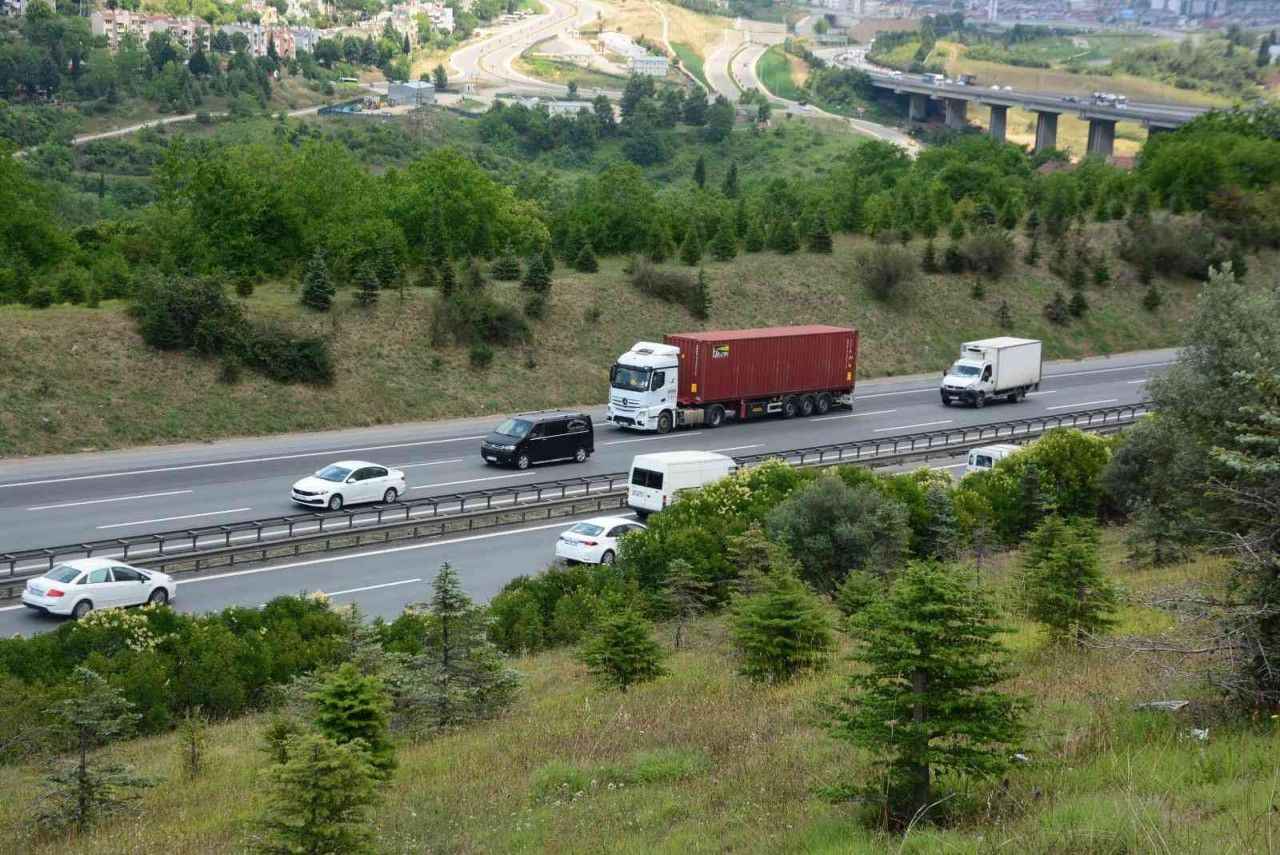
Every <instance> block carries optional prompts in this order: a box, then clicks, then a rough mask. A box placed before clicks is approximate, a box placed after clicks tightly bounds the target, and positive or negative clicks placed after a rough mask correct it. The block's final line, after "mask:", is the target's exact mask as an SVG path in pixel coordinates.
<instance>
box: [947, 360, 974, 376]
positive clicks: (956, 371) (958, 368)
mask: <svg viewBox="0 0 1280 855" xmlns="http://www.w3.org/2000/svg"><path fill="white" fill-rule="evenodd" d="M951 373H952V374H953V375H954V376H956V377H977V376H978V366H976V365H965V364H964V363H963V362H957V363H956V364H955V365H952V366H951Z"/></svg>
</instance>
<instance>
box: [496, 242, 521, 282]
mask: <svg viewBox="0 0 1280 855" xmlns="http://www.w3.org/2000/svg"><path fill="white" fill-rule="evenodd" d="M520 272H521V271H520V262H519V261H518V260H517V259H516V255H515V251H514V250H513V249H512V248H511V244H507V247H506V249H504V250H503V251H502V255H500V256H498V260H497V261H495V262H494V263H493V266H492V267H490V268H489V275H490V276H492V277H493V278H494V279H496V280H498V281H499V282H515V281H516V280H518V279H519V278H520Z"/></svg>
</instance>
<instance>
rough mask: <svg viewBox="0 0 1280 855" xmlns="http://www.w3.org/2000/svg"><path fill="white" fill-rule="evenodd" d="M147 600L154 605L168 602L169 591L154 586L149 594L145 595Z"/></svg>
mask: <svg viewBox="0 0 1280 855" xmlns="http://www.w3.org/2000/svg"><path fill="white" fill-rule="evenodd" d="M147 602H148V603H150V604H151V605H154V606H163V605H164V604H165V603H167V602H169V592H168V591H166V590H165V589H164V588H156V589H155V590H154V591H152V592H151V596H149V597H147Z"/></svg>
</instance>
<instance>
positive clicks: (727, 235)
mask: <svg viewBox="0 0 1280 855" xmlns="http://www.w3.org/2000/svg"><path fill="white" fill-rule="evenodd" d="M737 254H738V236H737V235H735V234H734V233H733V220H731V219H729V218H728V217H724V218H722V219H721V220H720V227H719V228H718V229H716V234H715V237H713V238H712V239H711V257H712V258H714V259H715V260H716V261H731V260H732V259H733V258H734V257H735V256H736V255H737Z"/></svg>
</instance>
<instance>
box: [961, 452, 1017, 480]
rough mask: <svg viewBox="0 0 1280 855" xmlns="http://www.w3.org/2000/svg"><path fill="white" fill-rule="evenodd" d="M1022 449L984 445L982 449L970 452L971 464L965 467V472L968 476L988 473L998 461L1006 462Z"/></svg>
mask: <svg viewBox="0 0 1280 855" xmlns="http://www.w3.org/2000/svg"><path fill="white" fill-rule="evenodd" d="M1020 448H1022V446H1020V445H984V446H982V448H975V449H973V450H971V451H970V452H969V463H968V465H966V466H965V467H964V472H965V474H966V475H968V474H970V473H972V472H986V471H988V470H989V469H990V468H991V467H992V466H995V465H996V462H997V461H1000V460H1004V459H1005V458H1006V457H1008V456H1009V455H1010V454H1013V453H1014V452H1015V451H1017V450H1018V449H1020Z"/></svg>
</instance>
